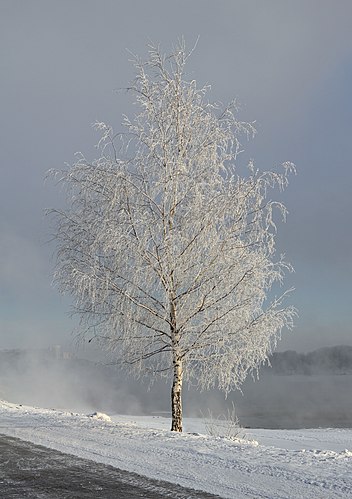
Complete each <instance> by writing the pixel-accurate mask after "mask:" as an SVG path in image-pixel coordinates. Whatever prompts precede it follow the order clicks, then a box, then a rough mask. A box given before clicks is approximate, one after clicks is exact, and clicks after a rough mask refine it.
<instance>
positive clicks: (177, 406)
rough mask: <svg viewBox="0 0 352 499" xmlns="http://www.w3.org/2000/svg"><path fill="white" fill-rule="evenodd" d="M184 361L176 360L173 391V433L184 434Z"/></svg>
mask: <svg viewBox="0 0 352 499" xmlns="http://www.w3.org/2000/svg"><path fill="white" fill-rule="evenodd" d="M182 377H183V368H182V360H180V359H177V358H176V359H175V360H174V379H173V383H172V389H171V408H172V423H171V431H179V432H182Z"/></svg>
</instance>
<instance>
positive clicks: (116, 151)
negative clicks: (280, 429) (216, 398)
mask: <svg viewBox="0 0 352 499" xmlns="http://www.w3.org/2000/svg"><path fill="white" fill-rule="evenodd" d="M186 60H187V53H186V51H185V49H184V47H183V45H182V44H181V45H180V46H178V47H177V49H176V50H175V52H174V54H172V55H171V56H170V57H168V58H166V57H164V56H163V55H162V54H161V53H160V52H159V50H158V49H156V48H154V47H151V48H150V53H149V59H148V60H147V61H146V62H142V61H140V60H139V59H136V60H135V61H134V62H135V67H136V78H135V80H134V82H133V84H132V85H131V87H130V88H129V91H130V92H131V93H132V94H133V95H134V97H135V102H136V104H137V106H138V108H139V114H137V115H136V116H135V117H134V118H133V120H130V119H129V118H127V117H125V118H124V128H125V130H124V133H121V134H116V135H115V134H114V131H113V129H112V128H111V127H110V126H107V125H105V124H104V123H97V124H96V128H97V130H98V132H99V133H100V134H101V138H100V141H99V144H98V150H99V152H100V155H99V157H98V159H96V160H95V161H93V162H89V161H88V160H87V159H86V158H85V157H84V156H83V155H80V156H79V157H78V159H77V161H76V162H75V163H74V164H73V165H72V167H70V168H67V169H66V170H64V171H62V172H56V175H57V176H58V177H59V181H60V183H62V184H63V185H64V187H65V188H66V190H67V192H68V196H69V207H68V208H67V210H66V211H57V210H54V211H53V215H54V217H55V223H56V239H57V244H58V251H57V268H56V274H55V278H56V282H57V284H58V286H59V287H60V289H61V291H62V292H64V293H70V294H71V295H72V296H73V297H74V299H75V309H76V312H77V313H78V314H79V316H80V331H81V335H82V337H83V336H85V337H87V338H95V339H96V340H97V341H99V342H100V344H101V345H102V346H103V347H104V348H106V349H107V350H109V351H110V352H111V354H112V355H113V356H114V358H115V359H116V360H120V361H122V362H123V363H124V364H125V365H126V366H127V367H129V368H130V369H132V370H133V372H134V373H135V374H137V375H144V374H150V375H151V376H154V375H155V374H157V373H160V374H167V373H170V374H171V376H172V377H173V389H172V401H173V402H172V406H173V420H174V421H175V425H174V421H173V429H176V430H180V429H182V424H181V422H180V421H181V418H182V412H181V406H180V404H181V387H182V381H183V380H186V381H188V382H192V383H193V384H196V385H197V386H199V387H200V388H209V387H213V386H219V387H220V388H221V389H222V390H225V392H227V391H228V390H231V389H233V388H236V387H239V386H240V384H241V383H242V382H243V380H244V379H245V377H246V375H247V374H248V372H251V371H253V370H256V369H257V368H258V366H259V365H260V364H261V363H262V362H264V361H265V360H266V359H267V356H268V354H269V353H270V351H271V349H272V348H273V346H275V344H276V341H277V339H278V338H279V335H280V332H281V330H282V329H283V328H285V327H288V328H290V327H291V326H292V323H293V319H294V316H295V310H294V308H293V307H287V306H285V305H284V304H283V298H284V297H285V293H284V294H283V295H282V296H281V297H279V298H275V299H273V300H272V301H271V302H270V301H269V299H268V293H269V291H270V290H271V288H272V286H273V285H274V284H275V283H280V284H281V283H282V281H283V278H284V274H285V272H286V271H291V266H290V265H289V264H288V263H287V262H285V260H284V259H283V258H277V257H276V255H275V235H276V226H275V223H274V219H273V212H274V211H278V212H280V213H281V214H282V215H283V217H285V214H286V210H285V207H284V206H283V205H282V204H280V203H276V202H273V201H271V200H269V199H268V197H267V196H268V192H269V191H270V190H272V189H274V188H276V187H277V188H279V189H284V188H285V187H286V186H287V182H288V175H289V174H290V172H291V171H292V170H294V167H293V165H292V164H290V163H285V164H284V165H283V168H282V171H281V172H277V171H275V172H271V171H269V172H261V171H259V170H258V169H256V167H255V166H254V164H253V163H250V165H249V167H248V174H247V175H246V176H244V177H241V176H239V175H238V174H237V172H236V168H235V160H236V156H237V154H238V152H239V150H240V142H239V139H240V136H241V135H243V134H245V135H253V133H254V128H253V126H252V125H251V124H249V123H243V122H240V121H238V119H237V117H236V107H235V106H234V105H230V106H228V107H227V108H225V109H221V108H220V107H219V106H217V105H214V104H209V103H208V102H207V101H206V91H207V88H206V87H205V88H198V87H197V85H196V82H195V81H194V80H192V81H187V80H186V79H185V76H184V69H185V63H186ZM176 409H177V410H176ZM176 420H177V421H178V422H177V421H176Z"/></svg>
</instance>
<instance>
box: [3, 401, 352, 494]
mask: <svg viewBox="0 0 352 499" xmlns="http://www.w3.org/2000/svg"><path fill="white" fill-rule="evenodd" d="M96 414H98V413H96ZM108 418H109V417H107V418H106V417H103V418H99V417H90V416H86V415H82V414H77V413H71V412H65V411H56V410H50V409H38V408H33V407H28V406H21V405H18V404H11V403H8V402H4V401H0V433H3V434H6V435H10V436H14V437H18V438H22V439H24V440H28V441H31V442H34V443H37V444H41V445H44V446H47V447H50V448H53V449H57V450H60V451H62V452H66V453H69V454H73V455H76V456H80V457H84V458H88V459H92V460H94V461H97V462H102V463H106V464H109V465H112V466H115V467H118V468H120V469H124V470H127V471H133V472H136V473H139V474H141V475H145V476H148V477H151V478H156V479H161V480H166V481H170V482H174V483H178V484H180V485H183V486H187V487H192V488H195V489H200V490H204V491H207V492H211V493H215V494H219V495H220V496H221V497H227V498H234V497H235V498H238V499H241V498H270V499H278V498H295V499H297V498H300V497H301V498H310V497H315V498H329V499H333V498H338V497H340V498H346V497H349V496H350V495H351V496H352V481H351V469H352V468H351V465H352V452H351V450H352V430H351V429H328V430H326V429H325V430H324V429H317V430H248V432H247V435H248V438H249V439H248V440H245V439H242V440H238V441H231V440H227V439H224V438H220V437H217V438H215V437H211V436H207V435H204V434H202V431H203V428H202V421H201V420H196V419H190V420H186V421H185V430H186V432H185V433H183V434H176V433H172V432H170V431H169V430H168V428H169V425H170V422H169V420H167V419H166V418H161V417H154V418H153V417H132V416H113V417H111V421H109V420H108ZM246 431H247V430H246Z"/></svg>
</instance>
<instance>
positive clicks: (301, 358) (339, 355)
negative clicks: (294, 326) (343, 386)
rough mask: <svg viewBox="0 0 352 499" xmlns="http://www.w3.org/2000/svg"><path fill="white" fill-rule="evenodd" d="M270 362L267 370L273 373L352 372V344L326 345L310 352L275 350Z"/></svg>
mask: <svg viewBox="0 0 352 499" xmlns="http://www.w3.org/2000/svg"><path fill="white" fill-rule="evenodd" d="M270 364H271V367H267V368H265V370H267V369H269V370H270V371H271V372H272V373H273V374H284V375H290V374H305V375H312V374H352V346H346V345H340V346H334V347H326V348H320V349H319V350H314V351H313V352H309V353H297V352H296V351H294V350H287V351H286V352H275V353H273V354H272V355H271V356H270Z"/></svg>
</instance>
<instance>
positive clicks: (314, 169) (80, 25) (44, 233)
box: [0, 0, 352, 352]
mask: <svg viewBox="0 0 352 499" xmlns="http://www.w3.org/2000/svg"><path fill="white" fill-rule="evenodd" d="M351 19H352V2H351V1H350V0H330V1H327V0H292V1H291V0H284V1H283V0H257V1H254V0H218V1H217V2H213V1H208V0H192V1H189V0H178V1H177V2H176V1H166V0H148V2H143V1H136V0H130V1H129V2H124V1H119V0H115V1H113V0H100V1H99V2H98V1H92V0H84V1H83V0H74V1H72V0H60V1H58V0H56V1H54V0H31V1H24V0H22V1H21V0H0V74H1V78H0V96H1V112H0V131H1V133H0V349H5V348H28V347H47V346H50V345H52V344H61V345H69V344H70V342H71V341H72V330H73V329H74V327H75V324H76V322H75V320H74V319H72V318H71V317H70V315H69V310H70V299H69V298H68V297H61V296H60V295H59V294H58V292H57V290H55V288H54V287H53V286H52V272H53V265H54V260H53V251H54V246H53V245H52V244H50V243H49V242H48V241H50V239H51V231H52V228H51V226H50V221H49V219H48V218H47V217H46V216H45V209H47V208H50V207H54V206H56V207H57V206H62V204H63V201H64V196H63V194H62V192H60V190H59V189H57V188H55V186H54V185H53V183H52V182H49V183H48V182H45V174H46V172H47V170H49V169H50V168H57V169H60V168H62V167H64V164H65V163H73V161H74V153H75V152H77V151H84V153H85V154H86V155H87V156H88V157H91V158H94V154H95V149H94V144H96V143H97V141H98V136H97V135H96V134H95V132H94V131H93V129H92V127H91V124H92V123H93V122H95V121H97V120H98V121H105V122H108V123H110V124H112V125H113V126H114V128H115V129H116V130H117V129H119V127H120V124H121V122H122V114H123V113H127V114H129V115H133V113H134V112H135V108H134V107H133V106H132V102H131V100H130V97H129V95H126V93H124V92H120V91H118V90H119V89H121V88H125V87H126V86H128V84H129V82H130V81H131V79H132V78H133V67H132V65H131V63H130V62H129V59H130V52H132V53H136V54H139V55H141V56H142V57H145V56H146V54H147V44H148V43H149V42H150V41H152V42H155V43H160V45H161V47H162V49H163V50H164V51H165V52H170V51H171V50H172V47H173V46H174V45H175V43H176V42H177V40H178V38H180V37H181V36H183V37H184V38H185V40H186V43H187V46H188V47H190V48H191V47H193V46H194V44H195V43H196V41H197V39H198V38H199V41H198V43H197V47H196V50H195V51H194V53H193V55H192V58H191V60H190V61H189V66H188V71H189V77H190V79H196V80H197V82H198V84H199V85H203V84H208V83H209V84H211V86H212V90H211V92H210V94H209V98H210V100H216V101H222V102H225V103H226V102H228V101H230V100H231V99H233V98H237V99H238V100H239V102H240V103H241V110H240V114H239V117H240V119H241V120H243V121H255V122H256V127H257V130H258V133H257V135H256V137H255V139H254V140H253V141H250V142H248V143H247V142H246V143H245V144H244V148H245V150H246V152H245V153H244V154H245V155H244V158H246V157H248V158H253V159H254V161H255V164H256V165H257V166H258V167H259V168H261V169H271V168H275V167H276V166H277V165H279V164H281V163H282V162H284V161H292V162H294V163H295V164H296V166H297V171H298V174H297V176H296V177H293V178H292V179H291V182H290V185H289V187H288V189H287V190H286V191H285V193H284V194H282V195H281V196H280V200H281V201H283V202H284V203H285V204H286V206H287V208H288V210H289V216H288V220H287V223H286V224H285V225H280V226H279V234H278V249H279V251H280V252H281V251H282V252H285V254H286V258H287V259H288V260H289V261H290V262H291V263H292V264H293V266H294V268H295V273H294V274H293V275H291V276H290V277H289V278H288V279H287V283H286V286H287V287H291V286H294V287H295V289H296V290H295V292H294V293H293V295H292V297H291V299H290V303H292V304H294V305H295V306H296V307H297V308H298V310H299V318H298V319H297V321H296V326H295V328H294V330H293V331H292V332H289V333H288V332H284V333H283V337H282V341H281V342H280V345H279V349H280V350H287V349H295V350H298V351H302V352H303V351H308V350H313V349H315V348H320V347H324V346H330V345H337V344H347V345H352V336H351V332H352V331H351V282H352V263H351V253H352V252H351V246H352V245H351V242H352V231H351V221H350V214H351V208H352V196H351V193H352V168H351V164H350V162H351V160H350V157H351V155H350V151H349V146H350V141H351V136H352V135H351V132H352V125H351V111H352V98H351V93H350V92H351V88H352V36H351V29H350V23H351ZM129 51H130V52H129ZM87 348H88V347H87Z"/></svg>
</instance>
